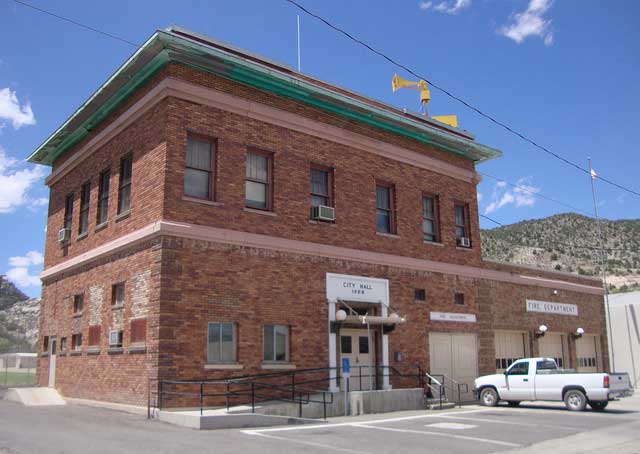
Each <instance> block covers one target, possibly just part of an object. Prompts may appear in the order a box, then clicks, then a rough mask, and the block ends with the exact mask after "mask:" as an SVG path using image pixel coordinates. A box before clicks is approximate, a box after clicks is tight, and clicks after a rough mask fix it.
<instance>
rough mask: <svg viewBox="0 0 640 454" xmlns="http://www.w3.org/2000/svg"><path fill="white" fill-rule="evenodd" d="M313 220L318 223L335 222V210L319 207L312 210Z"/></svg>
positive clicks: (323, 206)
mask: <svg viewBox="0 0 640 454" xmlns="http://www.w3.org/2000/svg"><path fill="white" fill-rule="evenodd" d="M311 218H312V219H315V220H317V221H335V220H336V216H335V208H333V207H328V206H325V205H318V206H317V207H312V208H311Z"/></svg>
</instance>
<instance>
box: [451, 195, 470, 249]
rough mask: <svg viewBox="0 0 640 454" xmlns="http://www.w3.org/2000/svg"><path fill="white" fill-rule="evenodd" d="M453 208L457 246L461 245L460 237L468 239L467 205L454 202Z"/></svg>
mask: <svg viewBox="0 0 640 454" xmlns="http://www.w3.org/2000/svg"><path fill="white" fill-rule="evenodd" d="M454 210H455V221H456V242H457V244H458V246H463V244H462V241H463V240H462V239H463V238H466V239H469V206H468V205H462V204H455V206H454ZM465 247H469V246H465Z"/></svg>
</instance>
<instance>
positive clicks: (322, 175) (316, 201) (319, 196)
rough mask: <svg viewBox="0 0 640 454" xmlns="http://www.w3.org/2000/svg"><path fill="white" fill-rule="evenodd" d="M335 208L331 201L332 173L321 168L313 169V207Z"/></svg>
mask: <svg viewBox="0 0 640 454" xmlns="http://www.w3.org/2000/svg"><path fill="white" fill-rule="evenodd" d="M319 205H324V206H328V207H330V206H333V201H332V200H331V171H330V170H329V169H323V168H321V167H311V206H312V207H317V206H319Z"/></svg>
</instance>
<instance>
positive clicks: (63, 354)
mask: <svg viewBox="0 0 640 454" xmlns="http://www.w3.org/2000/svg"><path fill="white" fill-rule="evenodd" d="M56 356H67V352H60V353H58V354H57V355H56Z"/></svg>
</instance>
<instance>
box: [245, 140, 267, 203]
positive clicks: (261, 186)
mask: <svg viewBox="0 0 640 454" xmlns="http://www.w3.org/2000/svg"><path fill="white" fill-rule="evenodd" d="M272 160H273V157H272V156H271V155H267V154H264V153H259V152H251V153H247V171H246V179H245V204H246V205H247V207H249V208H257V209H259V210H271V180H272V175H271V173H272V170H271V168H272Z"/></svg>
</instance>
